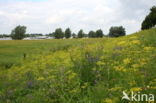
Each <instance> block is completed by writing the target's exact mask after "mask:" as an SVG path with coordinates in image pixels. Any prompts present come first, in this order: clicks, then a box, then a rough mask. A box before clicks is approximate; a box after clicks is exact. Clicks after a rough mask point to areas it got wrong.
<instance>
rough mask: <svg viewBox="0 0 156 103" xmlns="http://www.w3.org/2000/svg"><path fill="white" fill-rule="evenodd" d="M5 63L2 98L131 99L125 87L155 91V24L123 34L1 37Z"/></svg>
mask: <svg viewBox="0 0 156 103" xmlns="http://www.w3.org/2000/svg"><path fill="white" fill-rule="evenodd" d="M24 55H25V56H24ZM0 64H1V65H0V70H1V71H0V103H128V101H126V100H123V101H122V100H121V98H122V96H123V95H122V92H123V91H125V92H127V93H130V91H134V92H136V93H137V92H139V93H146V94H149V93H150V94H156V75H155V74H156V29H155V28H153V29H150V30H144V31H141V32H137V33H135V34H132V35H128V36H124V37H119V38H97V39H69V40H67V39H65V40H36V41H35V40H34V41H31V40H30V41H29V40H28V41H14V40H13V41H0ZM143 102H145V101H143ZM143 102H141V103H143ZM148 102H149V103H150V102H151V101H148ZM131 103H135V102H131ZM136 103H139V102H136ZM145 103H146V102H145ZM152 103H154V102H152Z"/></svg>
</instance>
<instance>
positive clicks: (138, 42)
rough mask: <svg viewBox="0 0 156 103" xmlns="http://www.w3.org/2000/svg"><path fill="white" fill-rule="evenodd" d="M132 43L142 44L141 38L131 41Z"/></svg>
mask: <svg viewBox="0 0 156 103" xmlns="http://www.w3.org/2000/svg"><path fill="white" fill-rule="evenodd" d="M131 43H132V44H136V45H139V44H140V41H139V40H133V41H131Z"/></svg>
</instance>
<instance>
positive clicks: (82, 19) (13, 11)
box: [0, 0, 156, 34]
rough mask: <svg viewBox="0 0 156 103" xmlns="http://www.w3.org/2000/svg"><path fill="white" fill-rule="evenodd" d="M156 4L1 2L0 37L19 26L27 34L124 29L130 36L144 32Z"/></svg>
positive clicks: (129, 0)
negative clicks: (116, 27)
mask: <svg viewBox="0 0 156 103" xmlns="http://www.w3.org/2000/svg"><path fill="white" fill-rule="evenodd" d="M153 5H156V0H0V33H10V32H11V30H12V29H13V28H14V27H15V26H17V25H25V26H27V33H50V32H53V31H54V30H55V29H56V28H58V27H61V28H63V29H65V28H67V27H70V28H71V29H72V30H73V31H74V32H78V31H79V30H80V29H83V30H84V31H85V32H86V33H87V32H88V31H89V30H96V29H100V28H101V29H102V30H103V31H104V33H105V34H107V33H108V31H109V28H110V27H111V26H119V25H123V26H124V27H125V28H126V31H127V34H130V33H133V32H136V31H138V30H140V25H141V22H142V20H143V19H144V18H145V16H146V15H147V14H148V13H149V8H151V7H152V6H153Z"/></svg>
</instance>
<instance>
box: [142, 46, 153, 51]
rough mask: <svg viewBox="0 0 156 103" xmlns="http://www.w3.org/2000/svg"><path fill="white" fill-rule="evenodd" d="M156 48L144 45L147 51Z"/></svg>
mask: <svg viewBox="0 0 156 103" xmlns="http://www.w3.org/2000/svg"><path fill="white" fill-rule="evenodd" d="M153 49H154V47H144V50H145V51H151V50H153Z"/></svg>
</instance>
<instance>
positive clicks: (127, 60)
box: [123, 58, 131, 64]
mask: <svg viewBox="0 0 156 103" xmlns="http://www.w3.org/2000/svg"><path fill="white" fill-rule="evenodd" d="M123 62H124V64H129V63H131V59H130V58H126V59H124V60H123Z"/></svg>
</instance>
